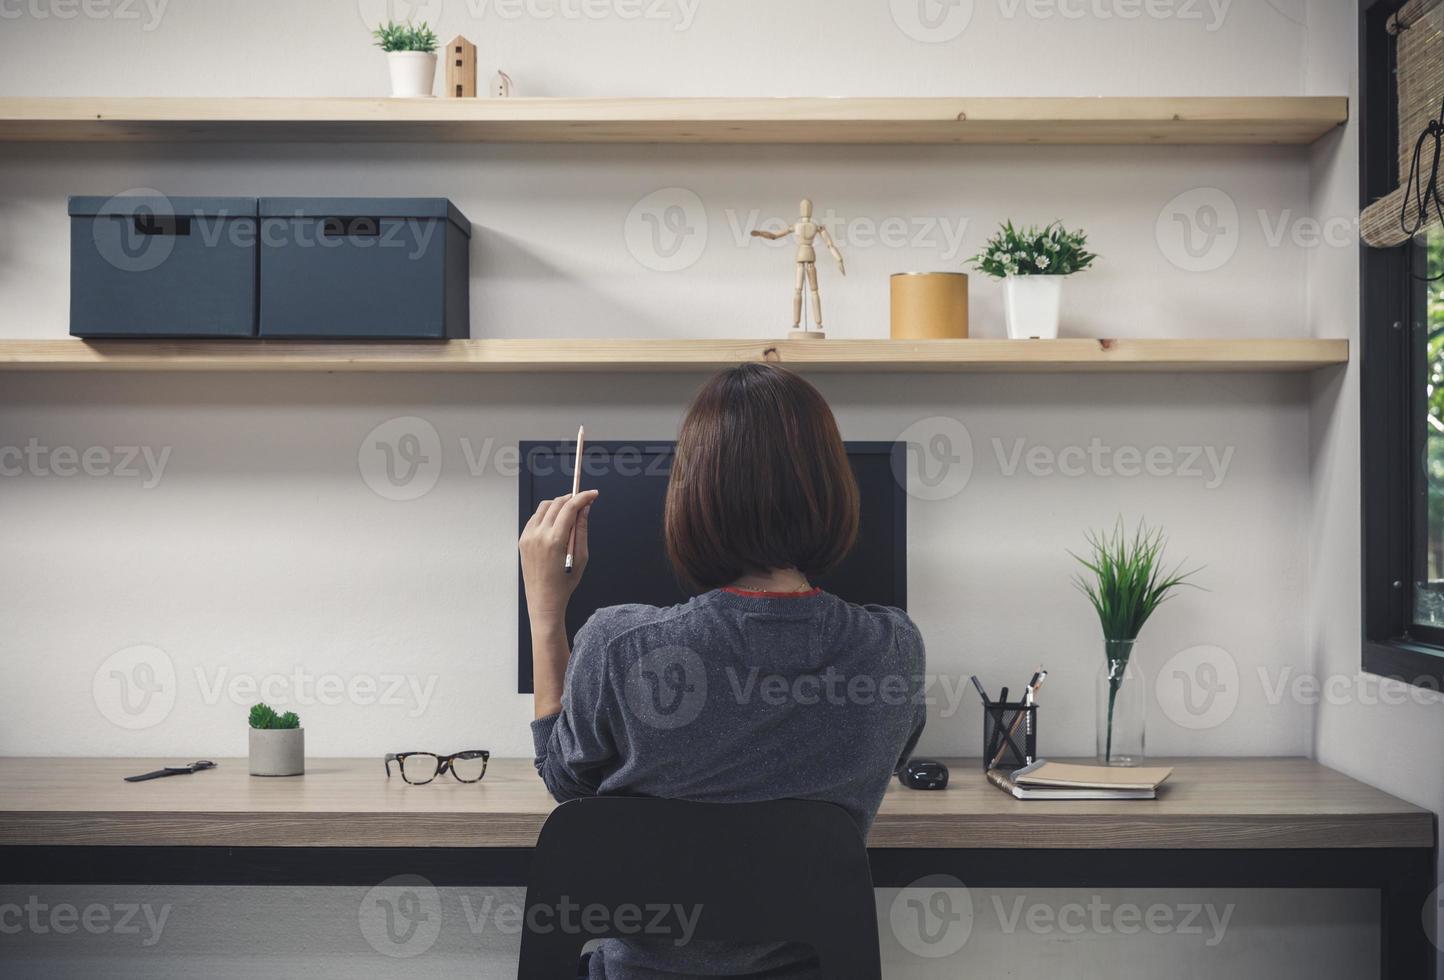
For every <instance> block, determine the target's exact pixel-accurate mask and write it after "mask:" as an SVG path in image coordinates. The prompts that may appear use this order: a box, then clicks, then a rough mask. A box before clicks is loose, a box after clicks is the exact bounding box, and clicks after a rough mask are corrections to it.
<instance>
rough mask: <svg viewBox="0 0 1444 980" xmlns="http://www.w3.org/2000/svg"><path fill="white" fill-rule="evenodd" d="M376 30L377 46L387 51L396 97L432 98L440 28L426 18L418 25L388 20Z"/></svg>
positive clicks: (392, 91) (374, 34)
mask: <svg viewBox="0 0 1444 980" xmlns="http://www.w3.org/2000/svg"><path fill="white" fill-rule="evenodd" d="M372 34H373V36H374V37H375V38H376V46H377V47H378V48H380V49H381V50H382V51H385V52H386V61H387V64H388V65H389V66H390V68H391V95H392V97H393V98H397V99H424V98H429V97H430V96H431V90H432V87H433V86H434V85H435V84H436V32H435V31H433V30H432V29H431V28H430V27H429V26H427V24H426V21H422V22H421V24H420V26H418V27H413V26H412V25H410V24H398V23H396V22H395V21H388V22H387V23H385V24H382V25H381V26H380V27H378V28H376V30H375V31H373V32H372Z"/></svg>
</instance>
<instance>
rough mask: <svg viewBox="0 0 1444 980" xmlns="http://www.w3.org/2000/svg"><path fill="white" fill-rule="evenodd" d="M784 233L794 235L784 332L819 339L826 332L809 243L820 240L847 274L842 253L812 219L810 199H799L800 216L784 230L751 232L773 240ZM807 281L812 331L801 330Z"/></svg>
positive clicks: (823, 229)
mask: <svg viewBox="0 0 1444 980" xmlns="http://www.w3.org/2000/svg"><path fill="white" fill-rule="evenodd" d="M788 235H796V236H797V286H796V288H795V289H794V290H793V293H792V331H791V333H789V334H788V336H789V337H792V338H793V339H796V340H822V339H824V338H825V337H826V336H827V335H826V333H824V332H823V329H822V295H821V294H820V293H819V292H818V289H817V252H816V251H815V250H814V249H813V247H812V244H813V242H815V241H817V240H819V239H821V241H822V244H823V245H824V246H826V248H827V250H828V252H830V253H832V257H833V258H834V259H836V260H837V269H838V271H839V272H841V273H842V274H843V275H844V276H845V275H847V265H846V263H844V262H843V261H842V253H841V252H839V251H838V250H837V245H836V244H834V242H833V240H832V236H831V235H829V234H828V233H827V229H826V228H824V227H823V226H822V225H819V224H817V223H816V222H814V221H813V220H812V202H811V201H809V200H807V199H805V198H804V199H803V201H802V207H801V209H800V215H799V217H798V219H797V224H795V225H793V226H792V227H791V228H789V229H787V230H786V231H762V230H761V229H758V230H756V231H753V232H752V237H753V238H767V239H770V240H772V241H774V242H775V241H777V240H778V239H780V238H786V237H787V236H788ZM804 280H805V281H806V282H807V287H808V289H809V290H811V292H812V318H813V319H814V320H816V321H817V329H816V330H804V329H802V284H803V281H804Z"/></svg>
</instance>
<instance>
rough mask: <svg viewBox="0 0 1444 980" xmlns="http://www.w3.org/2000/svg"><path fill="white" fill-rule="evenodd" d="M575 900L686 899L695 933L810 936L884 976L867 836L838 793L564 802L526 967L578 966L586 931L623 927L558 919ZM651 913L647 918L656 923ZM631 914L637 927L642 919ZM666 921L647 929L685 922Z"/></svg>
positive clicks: (826, 964) (561, 970)
mask: <svg viewBox="0 0 1444 980" xmlns="http://www.w3.org/2000/svg"><path fill="white" fill-rule="evenodd" d="M564 904H565V905H566V907H568V908H570V909H573V910H575V909H577V908H578V907H581V908H585V907H587V906H589V905H595V906H601V907H603V908H605V909H607V910H612V911H613V912H614V911H615V910H617V909H620V908H630V907H638V908H642V909H645V908H647V906H652V907H653V908H657V907H660V906H663V905H665V906H668V907H676V906H681V907H682V908H683V909H687V910H697V911H696V916H697V917H696V922H695V928H694V930H693V932H692V938H695V939H703V940H725V941H732V942H771V941H777V940H787V941H791V942H799V943H806V944H808V945H809V946H811V947H812V948H813V950H814V952H815V953H816V955H817V957H818V959H819V960H820V962H821V969H822V974H823V975H824V976H826V977H828V978H829V980H880V978H881V977H882V967H881V962H880V953H879V950H878V932H877V907H876V905H875V904H874V898H873V890H872V872H871V870H870V868H869V867H868V859H867V849H866V847H865V846H864V844H863V841H862V837H861V835H860V834H859V833H858V831H857V825H856V824H854V823H853V821H852V819H851V818H850V817H849V816H848V815H847V813H846V812H845V811H844V810H843V809H842V808H841V807H837V806H834V805H832V804H830V803H820V802H809V801H805V800H780V801H777V802H771V803H735V804H726V803H686V802H683V801H680V800H656V799H639V798H632V797H597V798H594V799H584V800H574V801H572V802H570V803H565V804H563V805H562V806H560V807H558V808H557V809H556V810H555V811H554V812H553V813H552V815H551V817H550V818H549V819H548V820H547V822H546V826H544V827H543V828H542V832H541V837H540V839H539V840H538V841H537V847H536V852H535V856H534V858H533V861H532V867H531V881H530V885H529V886H528V887H527V893H526V908H527V914H526V917H525V929H524V931H523V933H522V940H521V963H520V966H519V967H518V970H517V977H518V978H519V980H573V978H575V977H576V975H577V962H578V960H579V958H580V956H581V950H582V947H583V946H584V945H586V943H588V942H589V941H591V940H593V939H599V938H607V937H618V936H623V935H625V933H624V932H623V931H622V930H619V929H617V928H615V922H614V923H612V927H611V928H608V929H607V930H606V932H605V935H603V934H601V933H599V932H593V931H589V930H587V929H571V930H568V929H565V928H559V927H558V925H559V919H558V917H557V915H556V914H555V913H556V911H557V910H559V909H561V908H562V907H563V905H564ZM688 914H689V915H691V914H693V913H692V912H691V911H689V912H688ZM573 917H574V918H578V916H577V915H576V913H575V912H573ZM651 918H652V916H651V915H645V916H644V917H643V920H642V921H643V924H645V925H648V926H654V925H656V923H654V922H651V921H650V919H651ZM593 925H596V923H595V922H594V923H593ZM622 925H623V927H624V928H626V929H630V930H632V931H631V934H632V935H637V933H636V931H635V930H636V929H637V928H638V927H637V926H635V925H632V924H630V923H626V922H624V923H623V924H622ZM665 926H666V928H667V929H668V930H669V931H668V932H667V933H664V934H662V935H658V934H657V933H655V932H653V931H651V930H650V929H649V930H648V931H647V932H646V933H644V934H643V936H644V938H646V939H649V940H650V939H662V940H664V941H665V940H667V939H670V938H674V937H680V936H682V935H685V932H686V930H685V929H683V928H681V927H680V926H679V924H678V923H677V921H676V917H675V916H669V917H668V919H667V922H666V923H665Z"/></svg>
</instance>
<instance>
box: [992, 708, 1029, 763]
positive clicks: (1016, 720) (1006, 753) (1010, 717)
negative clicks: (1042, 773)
mask: <svg viewBox="0 0 1444 980" xmlns="http://www.w3.org/2000/svg"><path fill="white" fill-rule="evenodd" d="M1037 758H1038V706H1037V705H1036V704H1034V705H1031V706H1030V705H1026V704H1023V703H1022V702H1001V701H996V702H995V701H990V702H988V703H987V704H985V705H983V771H984V772H986V771H987V770H989V769H994V768H996V769H1018V768H1020V767H1022V766H1026V765H1031V764H1032V763H1033V762H1034V761H1035V760H1036V759H1037Z"/></svg>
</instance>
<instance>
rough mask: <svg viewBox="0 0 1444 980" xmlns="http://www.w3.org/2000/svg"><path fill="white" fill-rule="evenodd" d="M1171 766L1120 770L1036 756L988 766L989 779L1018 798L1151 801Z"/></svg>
mask: <svg viewBox="0 0 1444 980" xmlns="http://www.w3.org/2000/svg"><path fill="white" fill-rule="evenodd" d="M1171 775H1173V769H1172V768H1171V767H1166V766H1155V767H1152V768H1143V767H1140V768H1136V769H1133V768H1130V769H1123V768H1117V767H1109V766H1083V765H1075V764H1073V763H1067V762H1048V761H1046V760H1043V759H1039V760H1038V761H1037V762H1035V763H1033V764H1032V765H1031V766H1024V767H1023V768H1022V769H1015V770H1012V771H1011V772H1009V771H1007V770H1004V769H989V770H988V781H989V782H991V783H992V784H993V785H994V786H996V787H998V788H999V789H1000V790H1002V791H1003V792H1005V793H1008V794H1010V795H1011V796H1014V797H1016V798H1017V799H1020V800H1152V799H1156V798H1157V796H1158V787H1159V786H1160V785H1162V783H1163V781H1164V780H1165V779H1167V778H1168V777H1169V776H1171Z"/></svg>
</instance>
